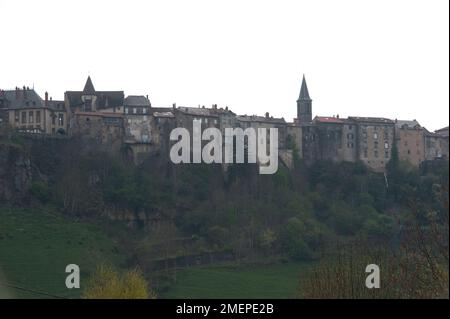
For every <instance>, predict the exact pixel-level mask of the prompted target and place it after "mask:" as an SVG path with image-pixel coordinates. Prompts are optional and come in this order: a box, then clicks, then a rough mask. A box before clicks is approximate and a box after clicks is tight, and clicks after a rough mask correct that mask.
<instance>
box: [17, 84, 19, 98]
mask: <svg viewBox="0 0 450 319" xmlns="http://www.w3.org/2000/svg"><path fill="white" fill-rule="evenodd" d="M18 99H19V88H18V87H17V86H16V100H18Z"/></svg>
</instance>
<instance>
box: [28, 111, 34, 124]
mask: <svg viewBox="0 0 450 319" xmlns="http://www.w3.org/2000/svg"><path fill="white" fill-rule="evenodd" d="M33 122H34V121H33V111H30V112H28V123H33Z"/></svg>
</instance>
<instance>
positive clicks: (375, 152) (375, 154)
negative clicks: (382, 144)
mask: <svg viewBox="0 0 450 319" xmlns="http://www.w3.org/2000/svg"><path fill="white" fill-rule="evenodd" d="M373 155H374V156H375V157H376V158H378V151H377V150H375V151H374V154H373Z"/></svg>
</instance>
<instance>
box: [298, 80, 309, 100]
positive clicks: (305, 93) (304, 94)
mask: <svg viewBox="0 0 450 319" xmlns="http://www.w3.org/2000/svg"><path fill="white" fill-rule="evenodd" d="M298 99H299V100H310V101H311V98H310V97H309V92H308V86H307V85H306V80H305V75H304V74H303V80H302V87H301V89H300V96H299V97H298Z"/></svg>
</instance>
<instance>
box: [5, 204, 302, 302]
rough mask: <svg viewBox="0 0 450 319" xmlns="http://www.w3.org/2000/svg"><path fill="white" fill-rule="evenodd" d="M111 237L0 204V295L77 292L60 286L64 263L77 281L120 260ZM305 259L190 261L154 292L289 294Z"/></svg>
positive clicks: (61, 218)
mask: <svg viewBox="0 0 450 319" xmlns="http://www.w3.org/2000/svg"><path fill="white" fill-rule="evenodd" d="M117 246H118V245H117V244H116V243H115V241H114V239H112V238H111V237H109V236H108V235H107V234H106V233H105V231H104V230H103V229H102V228H101V227H99V226H97V225H94V224H91V223H88V222H83V221H76V220H74V219H72V218H67V217H64V216H62V215H61V214H58V213H54V212H50V211H33V212H29V211H24V210H18V209H11V208H7V207H1V206H0V298H8V297H9V298H10V297H14V298H47V297H48V298H52V297H51V296H46V295H43V294H38V293H36V292H31V291H24V290H20V289H17V288H11V287H6V286H5V284H6V285H8V286H15V287H22V288H25V289H27V290H33V291H37V292H45V293H48V294H50V295H55V296H61V297H66V298H79V297H80V293H81V290H80V289H72V290H69V289H67V288H66V287H65V278H66V276H67V274H66V273H65V267H66V265H68V264H71V263H74V264H77V265H79V266H80V269H81V285H83V278H86V277H87V276H88V275H89V274H90V273H91V272H92V271H93V270H94V268H95V265H97V264H99V263H103V262H106V263H111V264H114V265H116V266H119V265H121V264H123V262H124V257H123V256H122V255H121V254H120V252H119V250H118V248H117ZM309 267H310V264H308V263H285V264H276V265H251V266H209V267H192V268H187V269H183V270H179V271H177V275H176V281H174V282H171V284H170V286H169V287H168V289H167V290H165V291H164V292H161V293H160V294H159V295H158V298H293V297H295V295H296V291H297V288H298V283H299V279H300V278H302V277H304V276H305V275H306V274H307V271H308V269H309Z"/></svg>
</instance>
